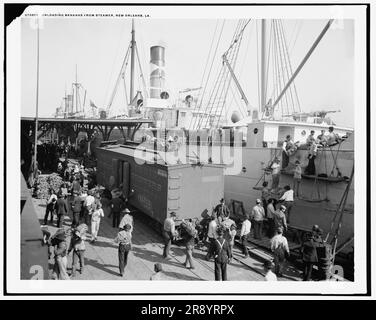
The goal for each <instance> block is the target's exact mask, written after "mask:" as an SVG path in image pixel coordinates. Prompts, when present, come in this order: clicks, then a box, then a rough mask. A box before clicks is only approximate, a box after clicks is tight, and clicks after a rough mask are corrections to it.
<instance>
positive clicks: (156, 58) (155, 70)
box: [150, 46, 165, 99]
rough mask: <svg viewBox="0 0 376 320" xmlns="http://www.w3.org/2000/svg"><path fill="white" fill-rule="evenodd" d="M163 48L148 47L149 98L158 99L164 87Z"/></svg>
mask: <svg viewBox="0 0 376 320" xmlns="http://www.w3.org/2000/svg"><path fill="white" fill-rule="evenodd" d="M164 68H165V48H164V47H162V46H153V47H151V48H150V70H151V71H150V98H154V99H160V98H161V93H162V92H163V91H164V87H165V70H164Z"/></svg>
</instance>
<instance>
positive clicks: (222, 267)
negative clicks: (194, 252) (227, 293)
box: [207, 227, 232, 281]
mask: <svg viewBox="0 0 376 320" xmlns="http://www.w3.org/2000/svg"><path fill="white" fill-rule="evenodd" d="M224 231H225V230H224V228H223V227H219V228H218V230H217V234H218V238H217V239H216V240H215V241H214V242H213V244H212V245H211V246H210V248H209V254H208V256H207V259H210V257H211V256H214V275H215V280H216V281H220V280H222V281H226V280H227V263H229V262H230V260H231V258H232V256H231V248H230V243H229V242H228V241H227V240H226V239H225V238H224V237H223V235H224Z"/></svg>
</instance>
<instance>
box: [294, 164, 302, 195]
mask: <svg viewBox="0 0 376 320" xmlns="http://www.w3.org/2000/svg"><path fill="white" fill-rule="evenodd" d="M293 181H294V186H293V189H294V193H295V195H296V197H298V198H299V195H300V196H301V193H300V183H301V182H302V167H301V166H300V161H299V160H296V161H295V168H294V178H293Z"/></svg>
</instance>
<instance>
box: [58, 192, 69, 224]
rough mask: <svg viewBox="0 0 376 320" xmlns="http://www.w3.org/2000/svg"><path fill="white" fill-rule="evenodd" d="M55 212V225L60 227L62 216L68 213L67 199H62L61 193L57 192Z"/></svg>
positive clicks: (62, 220)
mask: <svg viewBox="0 0 376 320" xmlns="http://www.w3.org/2000/svg"><path fill="white" fill-rule="evenodd" d="M56 214H57V227H58V228H61V227H62V226H63V222H64V217H65V216H66V215H67V214H68V205H67V201H66V200H65V199H64V196H63V194H61V193H60V194H59V196H58V199H57V201H56Z"/></svg>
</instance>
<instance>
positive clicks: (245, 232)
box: [240, 214, 252, 258]
mask: <svg viewBox="0 0 376 320" xmlns="http://www.w3.org/2000/svg"><path fill="white" fill-rule="evenodd" d="M251 226H252V224H251V221H250V220H249V215H248V214H246V215H245V220H244V221H243V223H242V228H241V230H240V241H241V244H242V247H243V254H244V258H247V257H249V253H248V249H247V246H248V236H249V234H250V233H251Z"/></svg>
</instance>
